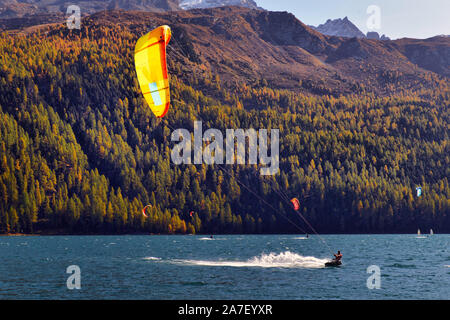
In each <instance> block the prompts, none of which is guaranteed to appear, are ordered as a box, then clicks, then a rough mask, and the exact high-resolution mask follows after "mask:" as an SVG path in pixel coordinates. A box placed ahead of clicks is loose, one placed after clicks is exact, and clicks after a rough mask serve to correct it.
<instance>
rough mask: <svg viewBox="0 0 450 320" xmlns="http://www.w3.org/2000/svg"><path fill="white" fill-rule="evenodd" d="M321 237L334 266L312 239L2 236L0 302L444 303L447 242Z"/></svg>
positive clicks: (449, 288)
mask: <svg viewBox="0 0 450 320" xmlns="http://www.w3.org/2000/svg"><path fill="white" fill-rule="evenodd" d="M322 237H323V239H324V240H325V241H326V243H327V244H328V245H329V246H330V247H331V249H332V250H336V251H337V250H341V251H342V253H343V255H344V257H343V265H342V266H341V267H339V268H325V267H324V263H325V262H326V261H327V260H328V259H329V258H330V255H331V254H330V251H329V249H328V248H327V246H326V245H325V244H324V243H323V242H322V241H320V239H319V238H318V237H317V236H310V237H309V238H308V239H306V238H305V237H304V236H303V235H216V236H214V238H213V239H212V240H211V239H210V238H209V236H200V235H196V236H176V235H173V236H164V235H148V236H145V235H142V236H19V237H9V236H8V237H7V236H4V237H0V259H1V261H0V299H170V300H172V299H283V300H284V299H288V300H297V299H450V235H440V234H436V235H433V236H428V237H423V238H419V237H417V235H324V236H322ZM71 265H77V266H78V267H79V268H80V286H81V289H73V290H70V289H68V288H67V285H66V282H67V279H68V277H70V276H71V274H68V273H66V269H67V267H68V266H71ZM371 265H376V266H378V267H379V268H380V288H379V289H369V288H368V286H367V279H368V278H369V277H370V276H371V275H373V274H372V273H367V268H368V267H369V266H371Z"/></svg>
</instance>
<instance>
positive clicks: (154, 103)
mask: <svg viewBox="0 0 450 320" xmlns="http://www.w3.org/2000/svg"><path fill="white" fill-rule="evenodd" d="M171 35H172V33H171V31H170V27H169V26H165V25H164V26H160V27H158V28H156V29H154V30H152V31H150V32H149V33H147V34H146V35H144V36H142V37H141V38H140V39H139V40H138V42H137V43H136V47H135V49H134V63H135V65H136V73H137V77H138V81H139V86H140V88H141V91H142V94H143V95H144V98H145V100H146V101H147V103H148V105H149V106H150V109H151V110H152V111H153V113H154V114H155V115H156V116H157V117H158V118H162V117H164V115H165V114H166V113H167V110H169V106H170V90H169V77H168V75H167V62H166V47H167V44H168V43H169V41H170V37H171Z"/></svg>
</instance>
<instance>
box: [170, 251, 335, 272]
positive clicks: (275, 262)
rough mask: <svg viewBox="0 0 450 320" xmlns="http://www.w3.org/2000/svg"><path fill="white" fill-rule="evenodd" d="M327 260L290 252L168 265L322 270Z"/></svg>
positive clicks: (177, 262)
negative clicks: (244, 259) (233, 259)
mask: <svg viewBox="0 0 450 320" xmlns="http://www.w3.org/2000/svg"><path fill="white" fill-rule="evenodd" d="M327 261H328V259H319V258H316V257H308V256H307V257H305V256H302V255H299V254H296V253H293V252H290V251H285V252H282V253H279V254H277V253H269V254H265V253H263V254H261V255H260V256H257V257H253V258H250V259H248V260H246V261H230V260H183V259H174V260H170V261H169V262H170V263H175V264H182V265H194V266H210V267H236V268H239V267H259V268H324V267H325V262H327Z"/></svg>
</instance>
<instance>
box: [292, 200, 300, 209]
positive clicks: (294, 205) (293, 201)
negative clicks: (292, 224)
mask: <svg viewBox="0 0 450 320" xmlns="http://www.w3.org/2000/svg"><path fill="white" fill-rule="evenodd" d="M291 203H292V206H293V208H294V210H295V211H298V209H300V201H298V199H297V198H293V199H291Z"/></svg>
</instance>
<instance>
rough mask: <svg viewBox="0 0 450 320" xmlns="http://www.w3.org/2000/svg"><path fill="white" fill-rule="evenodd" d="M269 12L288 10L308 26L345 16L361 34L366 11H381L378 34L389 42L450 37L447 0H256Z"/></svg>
mask: <svg viewBox="0 0 450 320" xmlns="http://www.w3.org/2000/svg"><path fill="white" fill-rule="evenodd" d="M255 2H256V3H257V4H258V6H260V7H262V8H264V9H267V10H271V11H288V12H291V13H293V14H294V15H295V16H296V17H297V18H298V19H299V20H301V21H302V22H303V23H305V24H308V25H313V26H317V25H319V24H322V23H324V22H325V21H326V20H327V19H336V18H344V17H345V16H347V17H348V19H349V20H350V21H352V22H353V23H354V24H355V25H356V26H357V27H358V28H359V29H360V30H361V31H362V32H364V33H366V32H367V31H369V29H368V27H367V20H368V19H369V16H370V14H368V13H367V8H368V7H369V6H370V5H376V6H378V7H379V8H380V27H381V28H380V29H375V30H373V31H377V32H378V33H379V34H380V35H382V34H386V35H387V36H388V37H390V38H391V39H397V38H404V37H408V38H420V39H423V38H429V37H432V36H435V35H439V34H447V35H450V0H255Z"/></svg>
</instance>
